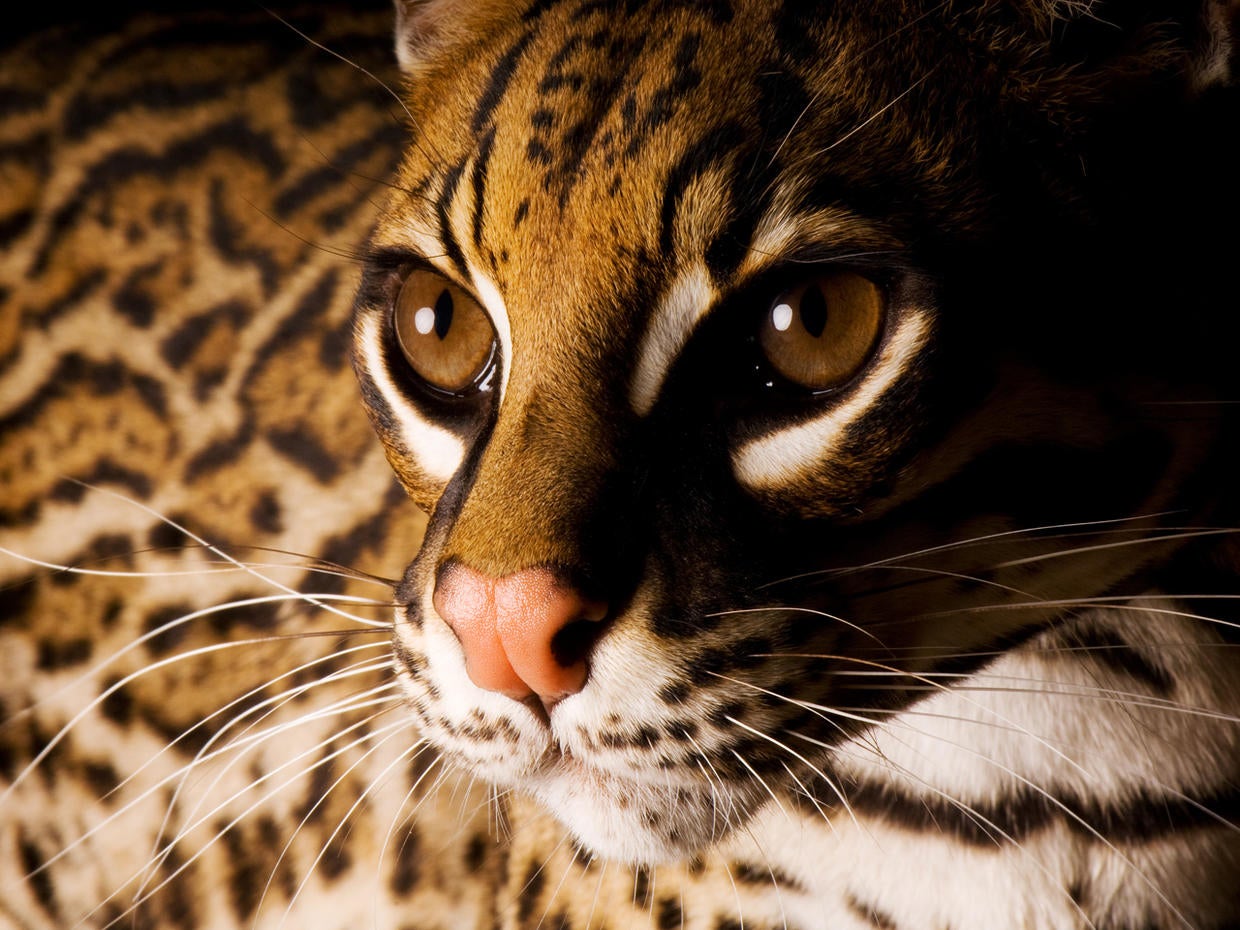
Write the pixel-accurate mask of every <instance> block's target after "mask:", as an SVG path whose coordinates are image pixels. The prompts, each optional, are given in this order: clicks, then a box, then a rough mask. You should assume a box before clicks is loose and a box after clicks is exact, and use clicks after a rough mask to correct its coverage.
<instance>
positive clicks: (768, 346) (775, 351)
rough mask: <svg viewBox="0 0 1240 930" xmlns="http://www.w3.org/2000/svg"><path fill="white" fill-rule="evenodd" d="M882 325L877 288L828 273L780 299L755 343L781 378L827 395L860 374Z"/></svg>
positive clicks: (848, 275) (846, 275) (845, 275)
mask: <svg viewBox="0 0 1240 930" xmlns="http://www.w3.org/2000/svg"><path fill="white" fill-rule="evenodd" d="M882 323H883V294H882V291H880V290H879V288H878V285H876V284H875V283H874V282H873V281H870V280H869V279H868V278H863V277H862V276H861V275H858V274H853V273H852V272H847V271H841V272H833V273H831V274H824V275H821V276H819V277H817V278H814V279H813V280H811V281H808V282H806V283H805V284H802V285H800V286H799V287H796V288H793V289H792V290H790V291H787V292H785V293H784V294H782V295H780V296H779V298H777V299H776V300H775V302H774V303H773V304H772V305H771V308H770V310H768V311H767V313H766V317H765V318H764V319H763V321H762V330H761V332H760V334H759V336H758V341H759V343H760V345H761V346H762V352H763V354H765V356H766V360H767V361H768V362H769V363H770V364H771V366H772V367H773V368H774V369H775V370H776V371H777V372H778V373H779V374H780V375H782V376H783V377H784V378H786V379H787V380H789V381H791V382H792V383H794V384H797V385H800V386H801V387H804V388H809V389H810V390H813V391H827V390H831V389H832V388H836V387H840V386H841V385H843V384H844V383H846V382H847V381H849V380H850V379H851V378H852V377H853V376H854V375H855V374H856V373H857V372H858V371H860V370H861V367H862V366H863V365H864V364H865V363H866V362H867V361H868V360H869V358H870V354H871V353H872V352H873V351H874V346H875V344H876V343H877V342H878V337H879V333H880V332H881V331H882Z"/></svg>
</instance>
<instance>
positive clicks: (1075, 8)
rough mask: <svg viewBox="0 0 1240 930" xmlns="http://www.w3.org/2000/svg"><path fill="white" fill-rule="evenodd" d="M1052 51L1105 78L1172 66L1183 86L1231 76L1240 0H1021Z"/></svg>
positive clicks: (1200, 86) (1193, 87)
mask: <svg viewBox="0 0 1240 930" xmlns="http://www.w3.org/2000/svg"><path fill="white" fill-rule="evenodd" d="M1024 5H1025V8H1026V11H1027V13H1028V15H1030V16H1031V17H1032V19H1033V20H1034V21H1035V23H1036V24H1037V25H1036V27H1035V28H1037V29H1039V30H1041V31H1043V33H1044V35H1045V36H1046V38H1047V41H1048V42H1049V44H1050V46H1051V49H1052V55H1053V56H1054V57H1055V58H1057V59H1059V60H1060V61H1061V62H1065V63H1067V64H1069V65H1070V66H1071V67H1072V68H1073V69H1074V70H1076V71H1077V72H1078V74H1080V75H1081V76H1084V75H1088V74H1091V73H1092V75H1093V76H1094V77H1095V79H1096V80H1098V81H1101V82H1103V83H1105V82H1107V81H1108V80H1110V79H1118V80H1120V81H1124V80H1130V79H1132V78H1137V79H1138V80H1139V78H1140V76H1141V75H1143V74H1154V73H1162V74H1167V73H1169V72H1175V73H1178V74H1180V75H1182V76H1183V78H1184V80H1185V88H1186V89H1187V90H1188V91H1189V92H1193V93H1195V92H1200V91H1203V90H1205V89H1206V88H1209V87H1212V86H1218V85H1226V84H1232V83H1234V82H1235V80H1236V65H1237V54H1238V52H1240V48H1238V47H1237V40H1238V39H1240V0H1024Z"/></svg>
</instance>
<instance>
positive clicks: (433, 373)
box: [392, 269, 495, 394]
mask: <svg viewBox="0 0 1240 930" xmlns="http://www.w3.org/2000/svg"><path fill="white" fill-rule="evenodd" d="M392 321H393V326H394V328H395V330H396V341H397V343H399V345H400V350H401V352H402V353H403V354H404V356H405V361H407V362H408V363H409V366H410V367H411V368H412V369H413V370H414V372H415V373H416V374H417V375H418V376H419V377H420V378H421V379H422V380H423V381H425V382H426V383H427V384H429V385H430V386H431V387H433V388H436V389H437V390H440V391H446V392H447V393H450V394H463V393H466V392H467V391H468V390H469V389H470V388H472V387H473V386H474V385H476V384H478V383H479V382H480V381H481V380H482V377H483V375H484V374H486V372H487V371H488V370H489V369H490V367H491V361H492V358H493V357H494V355H495V328H494V327H493V326H492V325H491V319H490V317H488V316H487V314H486V311H484V310H483V309H482V307H481V306H479V304H478V302H477V301H476V300H474V299H473V298H472V297H470V296H469V294H467V293H466V292H465V291H463V290H461V288H459V287H457V286H456V285H455V284H453V283H452V282H451V281H449V280H448V279H447V278H445V277H443V276H442V275H439V274H436V273H435V272H433V271H426V270H423V269H418V270H415V271H413V272H411V273H410V274H409V276H408V277H407V278H406V279H405V282H404V284H402V285H401V288H400V293H398V294H397V295H396V302H395V304H394V306H393V311H392Z"/></svg>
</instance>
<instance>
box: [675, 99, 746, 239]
mask: <svg viewBox="0 0 1240 930" xmlns="http://www.w3.org/2000/svg"><path fill="white" fill-rule="evenodd" d="M744 138H745V133H744V130H743V128H742V127H741V125H740V124H739V123H737V122H735V121H734V120H729V121H728V122H726V123H724V124H723V125H722V126H718V127H716V128H715V129H713V130H712V131H711V132H710V133H708V134H707V135H705V136H703V137H702V138H701V139H699V140H698V141H697V142H696V143H695V144H694V145H692V146H690V147H689V148H688V149H687V150H686V151H685V152H684V154H682V155H681V156H680V159H679V160H678V161H677V162H676V164H675V165H673V166H672V170H671V171H669V172H668V175H667V187H666V190H665V191H664V193H663V207H662V210H661V211H660V226H659V251H660V252H661V253H662V254H664V255H668V254H670V253H671V251H672V236H673V233H674V231H675V228H676V212H677V210H678V209H679V207H680V201H681V198H683V197H684V194H685V190H686V189H687V188H688V187H689V185H690V184H692V183H693V182H694V181H695V180H697V179H698V178H699V177H701V176H702V175H703V174H704V173H705V172H706V171H707V170H709V169H711V168H713V167H714V166H715V165H716V164H718V163H719V162H721V161H723V160H724V159H725V158H726V157H727V156H728V155H730V154H731V153H732V152H733V151H735V150H736V148H737V147H738V146H740V144H741V143H742V141H743V140H744Z"/></svg>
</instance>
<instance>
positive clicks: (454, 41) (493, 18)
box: [395, 0, 520, 74]
mask: <svg viewBox="0 0 1240 930" xmlns="http://www.w3.org/2000/svg"><path fill="white" fill-rule="evenodd" d="M395 4H396V61H397V63H398V64H399V65H400V69H401V70H402V71H404V72H405V73H406V74H416V73H417V72H418V71H420V70H421V69H423V68H425V67H426V66H427V64H428V63H429V61H430V59H431V58H432V57H434V56H436V55H437V54H439V53H441V52H442V51H443V50H444V49H447V48H451V47H452V46H454V45H458V44H460V43H463V42H465V41H467V40H468V39H469V38H470V37H472V36H474V35H477V34H478V33H479V32H480V31H482V30H485V29H487V28H488V27H493V26H494V25H495V24H497V23H498V22H499V21H500V20H501V19H503V18H504V17H506V16H509V15H511V14H512V13H514V12H517V11H518V8H519V6H520V5H519V4H518V3H514V2H512V0H507V2H505V0H395Z"/></svg>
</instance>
